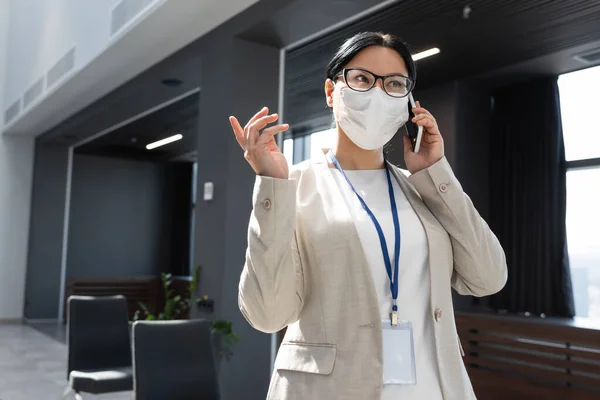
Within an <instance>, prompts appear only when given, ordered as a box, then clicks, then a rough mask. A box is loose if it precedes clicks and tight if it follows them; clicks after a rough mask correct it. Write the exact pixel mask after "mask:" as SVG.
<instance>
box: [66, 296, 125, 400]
mask: <svg viewBox="0 0 600 400" xmlns="http://www.w3.org/2000/svg"><path fill="white" fill-rule="evenodd" d="M67 301H68V303H67V304H68V309H67V344H68V346H69V360H68V371H67V377H68V380H69V386H68V387H67V389H66V390H65V393H64V397H67V396H68V395H69V394H70V393H74V394H75V398H76V399H81V393H91V394H102V393H113V392H122V391H128V390H132V389H133V372H132V367H131V340H130V336H129V315H128V312H127V301H126V300H125V297H123V296H110V297H91V296H71V297H69V299H68V300H67Z"/></svg>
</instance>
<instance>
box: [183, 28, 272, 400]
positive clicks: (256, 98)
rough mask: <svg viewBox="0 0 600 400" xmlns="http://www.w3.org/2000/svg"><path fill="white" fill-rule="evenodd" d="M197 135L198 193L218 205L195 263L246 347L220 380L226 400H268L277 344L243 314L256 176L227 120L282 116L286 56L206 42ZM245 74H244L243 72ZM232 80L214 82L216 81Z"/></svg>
mask: <svg viewBox="0 0 600 400" xmlns="http://www.w3.org/2000/svg"><path fill="white" fill-rule="evenodd" d="M206 43H207V45H206V47H205V48H203V54H204V55H205V56H206V60H210V61H207V62H206V63H204V64H203V67H202V92H201V95H200V123H199V130H198V135H199V136H198V188H200V189H202V188H203V185H204V182H213V183H214V184H215V191H214V200H212V201H210V202H205V201H202V200H201V199H202V195H201V194H199V195H198V198H199V201H198V204H197V207H196V227H195V228H196V230H195V260H196V263H198V264H200V265H202V274H201V276H200V289H199V294H200V295H208V296H210V297H211V298H214V299H215V305H216V315H208V316H202V317H209V318H224V319H227V320H230V321H232V322H233V326H234V329H235V331H236V332H238V333H239V335H240V337H241V343H240V344H239V345H238V346H236V348H235V350H234V357H233V359H232V360H230V361H229V362H227V363H226V364H225V365H224V367H223V370H222V374H221V388H222V395H223V399H226V400H227V399H232V400H233V399H264V398H265V397H266V394H267V388H268V384H269V378H270V372H271V371H270V356H271V337H270V336H269V335H265V334H262V333H260V332H258V331H256V330H255V329H253V328H252V327H251V326H250V325H249V324H248V323H247V322H246V321H245V320H244V318H243V316H242V314H241V313H240V311H239V308H238V302H237V296H238V283H239V278H240V273H241V271H242V268H243V265H244V259H245V257H244V255H245V249H246V245H247V229H248V221H249V216H250V211H251V206H252V188H253V185H254V180H255V174H254V172H253V171H252V169H251V168H250V167H249V165H248V163H247V162H246V160H244V157H243V151H242V149H241V148H240V146H239V145H238V143H237V141H236V140H235V137H234V135H233V132H232V131H231V127H230V126H229V122H228V116H229V115H235V116H237V117H238V118H239V119H240V121H241V122H242V124H244V123H245V121H247V120H248V119H249V118H250V117H252V115H253V114H255V113H256V112H257V111H259V110H260V108H261V107H262V106H268V107H269V108H270V109H271V111H272V112H275V111H276V110H277V100H278V74H279V50H278V49H276V48H272V47H267V46H262V45H257V44H254V43H250V42H247V41H244V40H241V39H227V38H225V37H223V36H222V35H221V34H219V32H216V33H215V34H214V35H209V36H208V37H207V38H206ZM240 66H243V68H244V73H243V74H240V73H237V72H236V70H237V69H238V68H239V67H240ZM217 76H220V77H227V79H215V77H217Z"/></svg>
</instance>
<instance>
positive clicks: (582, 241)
mask: <svg viewBox="0 0 600 400" xmlns="http://www.w3.org/2000/svg"><path fill="white" fill-rule="evenodd" d="M558 86H559V90H560V109H561V117H562V125H563V135H564V140H565V156H566V159H567V161H568V162H567V168H568V170H567V221H566V224H567V244H568V248H569V259H570V262H571V279H572V281H573V293H574V296H575V313H576V314H577V316H579V317H589V318H594V319H600V207H598V185H597V184H596V182H598V183H600V162H597V163H596V162H594V161H593V160H592V162H590V163H588V165H587V168H577V167H573V165H574V164H573V163H569V161H580V160H590V159H596V158H600V125H598V124H596V123H595V122H594V117H595V116H596V114H597V113H598V110H597V108H598V100H597V94H598V92H599V91H600V67H594V68H588V69H585V70H582V71H577V72H572V73H569V74H565V75H562V76H561V77H560V78H559V80H558Z"/></svg>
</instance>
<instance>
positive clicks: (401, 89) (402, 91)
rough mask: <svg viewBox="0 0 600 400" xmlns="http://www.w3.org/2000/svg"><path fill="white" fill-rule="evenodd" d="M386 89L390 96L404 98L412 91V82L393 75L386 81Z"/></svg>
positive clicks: (403, 77)
mask: <svg viewBox="0 0 600 400" xmlns="http://www.w3.org/2000/svg"><path fill="white" fill-rule="evenodd" d="M384 89H385V91H386V92H387V94H389V95H390V96H394V97H404V96H406V95H407V94H408V93H409V92H410V91H411V89H412V82H411V80H410V79H408V78H407V77H405V76H402V75H392V76H388V77H387V78H386V79H385V85H384Z"/></svg>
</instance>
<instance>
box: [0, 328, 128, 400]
mask: <svg viewBox="0 0 600 400" xmlns="http://www.w3.org/2000/svg"><path fill="white" fill-rule="evenodd" d="M51 333H52V331H49V334H51ZM54 333H56V332H54ZM66 365H67V347H66V345H65V344H64V343H63V342H61V341H59V340H55V339H52V338H51V337H50V336H47V335H46V334H44V333H41V332H40V331H38V330H36V329H33V328H31V327H29V326H27V325H17V324H0V400H54V399H56V400H59V399H62V394H63V391H64V389H65V387H66V383H67V381H66V371H67V367H66ZM83 398H84V400H85V399H90V400H92V399H97V400H131V398H132V394H131V392H125V393H118V394H112V395H102V396H92V395H84V396H83ZM70 399H72V397H71V398H70Z"/></svg>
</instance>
